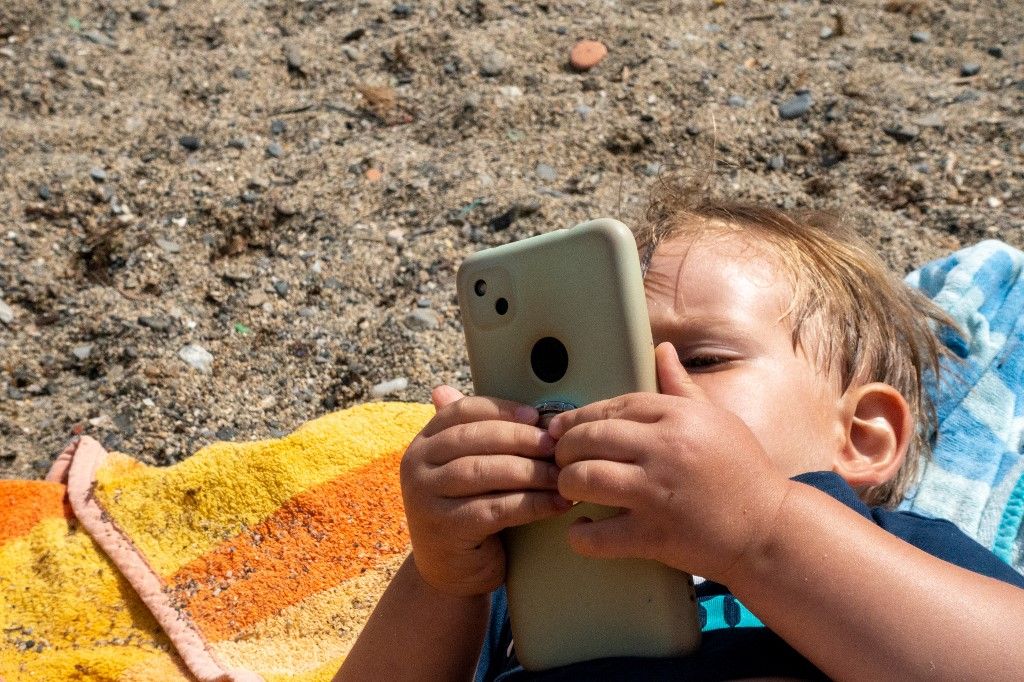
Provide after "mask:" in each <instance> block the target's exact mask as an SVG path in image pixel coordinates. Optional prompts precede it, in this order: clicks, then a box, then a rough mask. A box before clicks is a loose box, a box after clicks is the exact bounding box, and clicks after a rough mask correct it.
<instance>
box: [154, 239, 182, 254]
mask: <svg viewBox="0 0 1024 682" xmlns="http://www.w3.org/2000/svg"><path fill="white" fill-rule="evenodd" d="M156 245H157V246H159V247H160V248H161V249H163V250H164V251H166V252H167V253H181V247H180V246H178V245H177V244H176V243H175V242H172V241H171V240H169V239H162V238H159V237H158V238H157V239H156Z"/></svg>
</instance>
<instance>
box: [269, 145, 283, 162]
mask: <svg viewBox="0 0 1024 682" xmlns="http://www.w3.org/2000/svg"><path fill="white" fill-rule="evenodd" d="M283 154H284V149H282V148H281V145H279V144H278V143H276V142H271V143H270V144H268V145H267V156H272V157H274V158H275V159H280V158H281V156H282V155H283Z"/></svg>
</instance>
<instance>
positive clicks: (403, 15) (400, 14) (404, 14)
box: [391, 2, 412, 19]
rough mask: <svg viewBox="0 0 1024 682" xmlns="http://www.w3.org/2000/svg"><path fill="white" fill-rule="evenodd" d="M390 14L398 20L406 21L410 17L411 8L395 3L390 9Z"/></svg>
mask: <svg viewBox="0 0 1024 682" xmlns="http://www.w3.org/2000/svg"><path fill="white" fill-rule="evenodd" d="M391 14H392V15H394V16H395V17H396V18H398V19H408V18H409V17H411V16H412V7H410V6H409V5H406V4H404V3H401V2H399V3H395V4H394V5H392V7H391Z"/></svg>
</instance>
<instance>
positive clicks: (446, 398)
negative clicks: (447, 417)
mask: <svg viewBox="0 0 1024 682" xmlns="http://www.w3.org/2000/svg"><path fill="white" fill-rule="evenodd" d="M465 397H466V396H464V395H463V394H462V391H460V390H459V389H457V388H455V387H453V386H448V385H441V386H436V387H434V390H433V391H431V392H430V401H431V402H432V403H434V409H435V410H440V409H441V408H442V407H445V406H446V405H449V404H451V403H454V402H455V401H457V400H462V399H463V398H465Z"/></svg>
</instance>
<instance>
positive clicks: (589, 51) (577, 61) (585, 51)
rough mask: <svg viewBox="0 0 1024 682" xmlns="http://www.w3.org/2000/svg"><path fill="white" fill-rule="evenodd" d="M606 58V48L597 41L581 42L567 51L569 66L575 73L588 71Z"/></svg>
mask: <svg viewBox="0 0 1024 682" xmlns="http://www.w3.org/2000/svg"><path fill="white" fill-rule="evenodd" d="M607 56H608V48H607V47H605V45H604V43H602V42H600V41H597V40H581V41H580V42H578V43H576V44H575V45H573V47H572V50H570V51H569V64H571V65H572V68H574V69H576V70H577V71H589V70H590V69H592V68H594V67H595V66H597V65H598V64H600V63H601V61H602V60H603V59H604V58H605V57H607Z"/></svg>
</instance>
